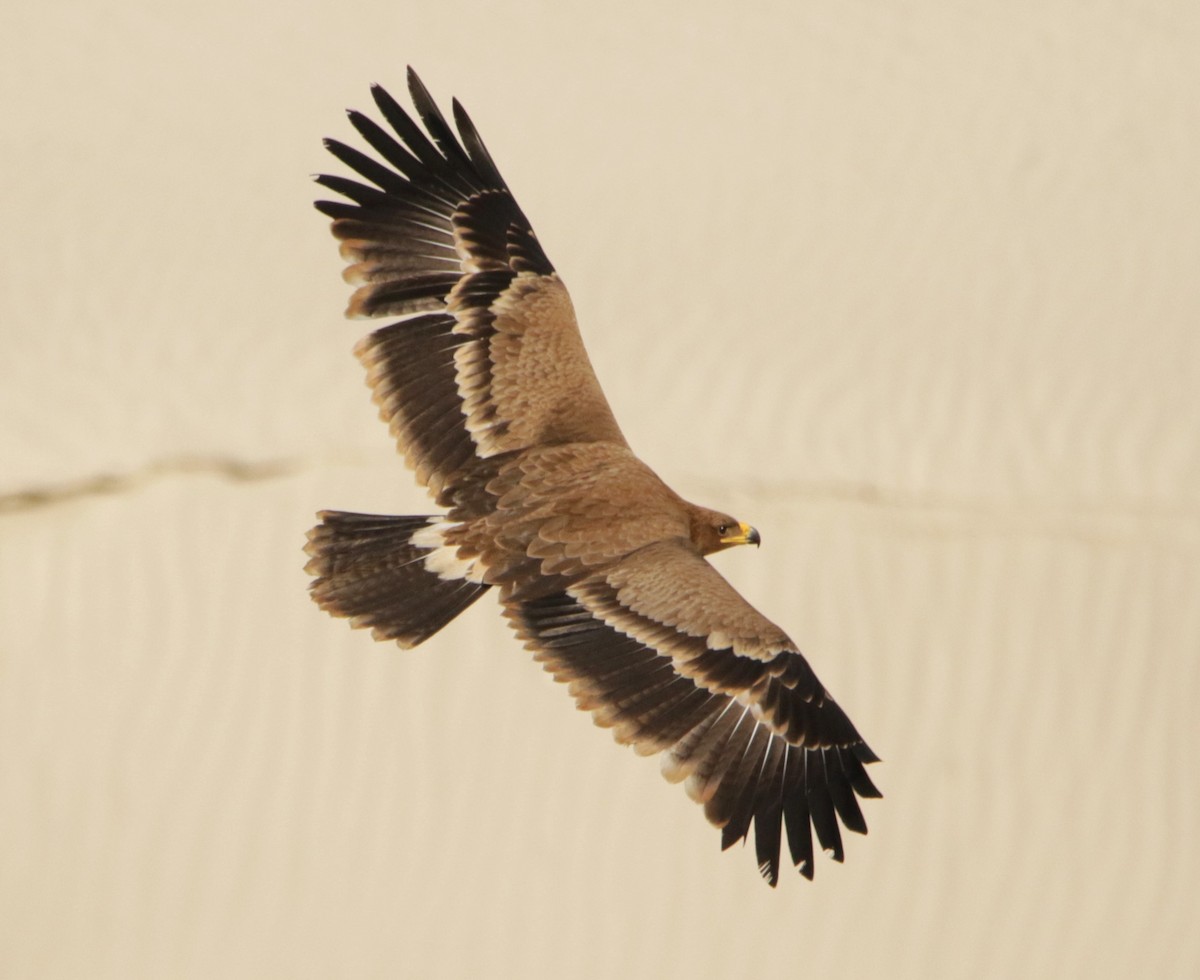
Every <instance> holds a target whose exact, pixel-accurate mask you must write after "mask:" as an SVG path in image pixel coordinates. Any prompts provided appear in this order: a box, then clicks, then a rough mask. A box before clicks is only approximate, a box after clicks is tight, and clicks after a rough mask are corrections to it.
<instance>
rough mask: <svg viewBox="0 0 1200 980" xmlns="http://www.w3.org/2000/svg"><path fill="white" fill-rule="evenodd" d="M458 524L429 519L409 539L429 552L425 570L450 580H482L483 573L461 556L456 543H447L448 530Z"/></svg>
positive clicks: (426, 557)
mask: <svg viewBox="0 0 1200 980" xmlns="http://www.w3.org/2000/svg"><path fill="white" fill-rule="evenodd" d="M458 526H459V525H457V524H447V523H446V522H445V521H443V520H441V519H440V518H434V519H433V520H431V521H429V522H428V523H427V524H426V525H425V527H423V528H421V529H420V530H419V531H415V532H413V535H412V537H411V538H409V541H410V542H411V543H412V544H413V545H414V546H415V547H417V548H422V549H424V550H425V551H428V552H429V553H428V554H427V555H426V556H425V559H424V561H425V570H426V571H427V572H430V573H432V574H434V575H436V576H437V577H438V578H440V579H443V580H445V581H448V582H461V581H462V580H463V579H466V580H467V581H468V582H477V583H479V582H482V581H483V575H482V573H481V572H480V571H478V570H477V569H476V567H475V562H474V561H473V560H471V559H465V558H460V557H459V556H458V547H457V546H456V545H451V544H446V537H445V535H446V532H447V531H448V530H450V529H451V528H456V527H458Z"/></svg>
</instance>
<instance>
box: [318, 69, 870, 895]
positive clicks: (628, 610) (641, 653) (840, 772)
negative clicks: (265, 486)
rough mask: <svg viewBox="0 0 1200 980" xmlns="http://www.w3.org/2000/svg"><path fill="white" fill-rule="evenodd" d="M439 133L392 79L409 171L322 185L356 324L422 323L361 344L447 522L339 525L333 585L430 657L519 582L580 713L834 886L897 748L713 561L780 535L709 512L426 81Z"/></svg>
mask: <svg viewBox="0 0 1200 980" xmlns="http://www.w3.org/2000/svg"><path fill="white" fill-rule="evenodd" d="M409 85H410V89H411V92H412V96H413V101H414V103H415V105H416V107H417V111H418V113H419V115H420V117H421V120H422V122H423V123H424V125H425V128H426V130H427V131H428V134H429V137H432V142H431V141H430V139H429V138H428V137H427V136H426V135H425V133H423V132H422V131H421V129H420V128H419V127H418V126H417V125H416V123H415V122H413V121H412V119H411V118H410V117H409V116H408V115H407V114H406V113H405V112H404V110H403V109H401V108H400V106H399V105H398V104H397V103H396V102H395V101H394V100H393V99H392V98H391V97H390V96H389V95H387V93H386V92H384V91H383V90H382V89H379V88H376V89H375V90H374V93H375V98H376V101H377V103H378V105H379V108H380V110H381V111H382V112H383V115H384V117H385V118H386V119H387V121H388V122H389V123H390V124H391V126H392V128H393V129H394V130H395V132H396V133H397V135H398V136H399V137H400V139H401V140H402V141H403V145H401V143H400V142H397V140H396V139H395V138H394V137H392V136H391V135H389V134H388V133H386V132H385V131H384V130H383V129H382V128H380V127H379V126H378V125H376V124H375V123H373V122H371V121H370V120H369V119H367V118H366V117H365V116H362V115H360V114H358V113H351V116H350V118H351V121H352V122H353V124H354V126H355V127H356V128H357V129H358V130H359V132H360V133H361V134H362V135H363V136H364V138H365V139H366V140H367V142H368V143H370V144H371V146H372V147H373V148H374V149H375V150H376V152H378V153H379V155H380V156H381V157H383V159H384V160H386V161H387V162H388V163H389V164H390V165H391V168H394V169H391V168H389V167H386V166H384V165H382V164H380V163H378V162H377V161H375V160H373V159H372V158H370V157H367V156H365V155H363V154H361V153H359V152H358V151H356V150H353V149H351V148H350V147H347V146H345V145H343V144H341V143H337V142H334V141H327V142H326V145H327V147H328V148H329V149H330V151H331V152H332V153H333V154H334V155H335V156H337V157H338V158H339V159H340V160H342V161H343V162H345V163H347V164H348V165H350V166H351V167H353V168H354V169H355V170H357V171H358V173H359V174H361V175H362V176H363V177H365V178H366V179H367V180H369V181H371V182H372V183H373V184H374V185H375V186H374V187H370V186H367V185H364V184H360V183H357V182H354V181H349V180H346V179H344V178H337V177H320V178H318V180H319V181H320V182H321V183H323V184H324V185H325V186H327V187H329V188H331V189H333V190H335V191H337V192H338V193H340V194H342V195H344V196H346V197H347V198H349V199H350V200H351V201H352V202H353V203H350V204H345V203H333V202H324V201H323V202H319V203H318V205H317V206H318V208H319V209H320V210H322V211H323V212H324V213H326V214H328V215H329V216H331V217H332V218H333V219H334V224H333V231H334V234H335V235H336V236H337V237H338V238H339V239H341V240H342V242H343V244H342V254H343V256H344V257H345V258H346V259H347V260H348V262H349V263H350V265H349V268H348V269H347V271H346V276H347V279H349V280H350V281H352V282H355V283H358V284H359V288H358V289H357V290H356V292H355V293H354V296H353V298H352V299H351V303H350V309H349V314H350V315H353V316H372V317H373V316H395V317H400V318H401V319H399V320H397V321H396V322H394V323H391V324H389V325H388V326H385V327H383V328H381V329H380V330H377V331H376V332H375V333H373V334H371V335H369V336H368V337H366V338H364V340H363V341H362V342H361V343H360V344H359V346H358V348H357V351H356V353H357V354H358V356H359V358H360V359H361V360H362V362H363V363H364V365H365V366H366V368H367V378H368V383H369V384H370V386H371V388H372V390H373V392H374V395H375V400H376V402H377V404H378V405H379V408H380V413H381V415H382V416H383V418H384V420H385V421H387V422H388V424H389V426H390V428H391V430H392V433H393V434H394V436H395V437H396V439H397V442H398V445H399V447H400V449H401V451H402V452H403V453H404V456H405V459H406V460H407V462H408V463H409V465H410V466H411V467H412V468H413V469H414V470H415V472H416V474H417V477H418V479H419V480H420V481H421V482H422V483H423V484H424V485H425V486H426V487H427V488H428V489H429V491H430V492H431V494H432V495H433V497H434V499H435V500H436V501H437V503H438V504H439V505H440V506H441V507H442V508H443V513H441V514H439V515H435V516H421V517H384V516H372V515H363V514H348V513H341V512H336V511H325V512H322V514H321V517H322V523H321V524H320V525H319V526H318V527H316V528H314V529H313V531H312V532H310V535H309V537H310V542H309V547H308V551H309V553H310V555H312V560H311V561H310V563H309V570H310V572H311V573H312V574H313V575H315V576H316V580H315V581H314V583H313V586H312V590H313V596H314V598H315V599H316V601H317V602H318V603H319V604H320V605H321V606H322V607H323V608H325V609H327V610H329V611H330V612H332V613H333V614H335V615H339V616H346V617H349V618H350V619H351V622H352V624H353V625H354V626H369V627H371V628H372V629H373V631H374V634H375V636H376V637H377V638H380V639H393V640H396V641H397V642H399V643H400V644H401V645H402V646H412V645H415V644H417V643H420V642H421V641H422V640H424V639H427V638H428V637H429V636H431V635H432V634H433V633H435V632H437V630H438V629H440V628H441V627H442V626H444V625H445V624H446V623H447V622H449V621H450V620H451V619H452V618H454V616H456V615H457V614H458V613H459V612H461V611H462V610H463V609H465V608H466V607H467V606H468V605H470V604H471V603H472V602H473V601H474V600H475V599H476V598H478V596H479V595H480V594H482V593H483V592H484V591H486V590H488V589H491V588H493V587H494V588H495V589H496V590H497V592H498V593H499V598H500V602H501V604H502V605H503V608H504V612H505V615H506V617H507V618H508V619H509V620H510V622H511V623H512V624H513V626H514V628H515V629H516V631H517V633H518V635H519V636H521V638H522V639H524V640H525V642H526V645H527V646H528V647H529V648H530V649H532V650H533V651H534V652H535V655H536V657H537V659H539V660H541V661H542V662H543V663H544V664H545V665H546V668H547V669H548V670H549V671H551V672H552V673H553V674H554V676H555V677H556V678H557V679H559V680H564V681H568V682H570V685H571V688H570V689H571V692H572V693H573V694H574V695H575V697H576V700H577V703H578V704H579V705H580V707H582V708H585V709H587V710H590V711H592V712H593V713H594V717H595V719H596V721H597V722H598V723H599V724H602V725H605V726H610V727H612V728H613V729H614V731H615V734H616V736H617V738H618V739H619V740H620V741H622V742H627V743H631V744H633V745H634V747H635V748H636V749H637V750H638V751H639V752H642V753H652V752H658V751H663V752H665V753H666V754H665V756H664V760H663V771H664V774H665V775H666V776H667V777H668V778H669V779H672V780H679V779H687V787H688V790H689V792H690V793H691V795H692V796H693V797H694V798H695V799H697V800H699V801H701V802H703V803H704V805H705V811H706V813H707V815H708V817H709V819H710V820H712V821H713V822H714V823H715V824H717V825H718V826H720V827H722V828H723V838H722V840H723V843H724V845H725V846H728V845H729V844H731V843H733V842H734V841H735V840H739V839H743V838H745V837H746V836H747V835H748V833H749V831H750V825H751V823H753V824H754V826H755V844H756V851H757V854H758V860H759V867H760V870H761V871H762V873H763V874H764V876H766V877H767V878H768V880H769V881H771V883H772V884H774V882H775V880H776V878H777V876H778V866H779V846H780V840H781V827H782V825H783V824H786V828H787V836H788V844H789V850H790V852H791V856H792V859H793V861H794V862H795V863H796V864H797V865H799V866H800V869H801V871H802V873H804V874H805V875H807V876H809V877H811V876H812V870H813V865H812V841H811V835H810V829H809V828H810V822H811V825H812V827H814V828H815V829H816V832H817V837H818V840H819V841H820V843H821V845H822V846H823V847H825V848H826V849H828V850H830V851H831V852H832V853H833V855H834V857H835V858H836V859H838V860H841V857H842V844H841V836H840V832H839V829H838V818H839V817H840V819H841V822H842V823H844V824H845V825H846V827H847V828H849V829H851V830H856V831H860V832H864V833H865V831H866V824H865V822H864V821H863V818H862V814H861V811H860V810H859V807H858V803H857V801H856V799H855V794H857V795H859V796H877V795H878V791H877V790H876V789H875V787H874V786H873V785H872V784H871V781H870V779H869V778H868V777H867V775H866V772H865V770H864V769H863V763H868V762H873V761H875V756H874V754H873V753H872V752H871V750H870V749H869V748H868V747H867V746H866V744H865V743H864V742H863V740H862V738H861V737H860V736H859V735H858V733H857V732H856V731H855V729H854V726H853V725H852V724H851V723H850V721H849V719H848V718H847V717H846V716H845V714H844V713H843V712H842V711H841V709H840V708H839V707H838V706H837V705H836V704H835V703H834V702H833V700H832V699H831V698H830V697H829V695H828V693H827V692H826V691H825V690H824V688H823V687H822V686H821V684H820V682H819V681H818V680H817V678H816V676H815V675H814V674H813V672H812V670H811V668H810V667H809V666H808V664H807V662H806V661H805V660H804V658H803V657H802V656H801V655H800V653H799V651H798V649H797V648H796V646H795V644H793V643H792V641H791V640H790V639H788V637H787V636H786V634H784V632H783V631H782V630H780V629H779V627H777V626H775V625H774V624H773V623H771V622H770V621H769V620H767V619H766V618H765V617H764V616H762V615H761V614H760V613H759V612H758V611H757V610H755V609H754V608H753V607H752V606H751V605H750V604H749V603H748V602H746V600H745V599H743V598H742V597H741V596H740V595H739V594H738V593H737V592H736V591H735V590H734V589H733V588H732V586H730V585H729V584H728V583H727V582H726V581H725V579H724V578H722V577H721V576H720V575H719V574H718V573H717V572H716V570H715V569H713V568H712V566H710V565H709V564H708V562H706V561H705V560H704V556H705V555H708V554H711V553H712V552H714V551H718V550H720V549H722V548H725V547H729V546H732V545H735V544H747V543H754V544H757V543H758V534H757V532H756V531H754V529H753V528H750V527H748V526H747V525H745V524H742V523H740V522H738V521H736V520H734V519H733V518H732V517H730V516H728V515H726V514H722V513H720V512H718V511H713V510H709V509H708V508H704V507H699V506H697V505H694V504H691V503H689V502H687V501H685V500H683V499H682V498H681V497H679V495H678V494H676V493H675V492H674V491H673V490H671V489H670V488H669V487H668V486H667V485H666V484H665V483H663V481H662V480H661V479H659V477H658V476H657V475H656V474H655V473H654V472H653V471H652V470H651V469H650V468H649V467H648V466H646V465H645V464H644V463H643V462H642V461H641V460H639V459H638V458H637V457H636V456H635V455H634V454H633V452H632V451H631V450H630V448H629V446H628V444H627V443H626V442H625V439H624V437H623V436H622V434H621V430H620V428H619V427H618V425H617V423H616V420H615V419H614V417H613V414H612V411H611V409H610V408H609V406H608V402H607V400H606V399H605V397H604V393H603V391H602V390H601V388H600V385H599V382H598V381H597V380H596V376H595V374H594V373H593V371H592V368H591V364H590V363H589V361H588V357H587V353H586V351H585V350H584V347H583V341H582V338H581V337H580V334H579V330H578V327H577V325H576V322H575V315H574V311H573V308H572V306H571V301H570V297H569V296H568V294H567V291H566V288H565V287H564V286H563V285H562V282H561V281H560V279H559V278H558V275H557V273H556V272H555V271H554V268H553V266H552V265H551V264H550V262H549V260H548V259H547V258H546V256H545V253H544V252H543V251H542V248H541V245H540V244H539V243H538V241H537V238H536V236H535V235H534V233H533V230H532V228H531V227H530V225H529V222H528V221H527V220H526V218H525V216H524V214H522V213H521V210H520V208H519V207H518V206H517V204H516V202H515V201H514V199H513V197H512V195H511V193H510V192H509V190H508V188H507V186H506V185H505V183H504V180H503V179H502V178H501V176H500V174H499V172H498V171H497V170H496V167H495V164H494V163H493V162H492V160H491V157H490V156H489V155H488V153H487V150H486V149H485V148H484V146H483V143H482V142H481V141H480V139H479V136H478V133H477V132H476V131H475V128H474V126H473V125H472V124H471V122H470V120H469V119H468V118H467V116H466V114H465V113H464V112H463V111H462V109H461V107H460V106H459V105H458V103H457V102H456V103H455V104H454V110H455V119H456V122H457V126H458V131H459V134H460V137H461V140H462V142H461V144H460V142H459V139H457V138H456V137H455V136H454V134H453V132H452V131H451V129H450V127H449V126H448V125H447V123H446V121H445V120H444V118H443V117H442V115H441V113H440V112H439V111H438V109H437V107H436V105H435V104H434V103H433V101H432V99H430V97H429V95H428V93H427V92H426V91H425V89H424V87H423V86H422V85H421V83H420V81H419V80H418V79H417V78H416V76H415V74H413V73H411V72H410V74H409Z"/></svg>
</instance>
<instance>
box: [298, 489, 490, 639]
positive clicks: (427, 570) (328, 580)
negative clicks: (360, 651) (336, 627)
mask: <svg viewBox="0 0 1200 980" xmlns="http://www.w3.org/2000/svg"><path fill="white" fill-rule="evenodd" d="M317 516H318V517H320V518H321V523H320V524H318V525H317V526H316V527H314V528H313V529H312V530H311V531H309V532H308V545H307V546H306V547H305V549H304V550H305V552H307V553H308V554H309V555H310V556H311V558H310V561H309V562H308V564H307V565H306V566H305V571H307V572H308V573H309V574H310V575H313V576H315V578H314V580H313V583H312V585H311V586H310V589H311V591H312V597H313V600H314V601H315V602H316V603H317V605H319V606H320V607H321V608H322V609H324V610H325V611H326V612H328V613H331V614H332V615H334V616H345V617H347V618H349V620H350V625H351V626H354V627H366V626H369V627H371V628H372V632H373V634H374V636H375V638H376V639H377V640H395V641H396V642H397V643H399V644H400V645H401V646H402V647H412V646H416V645H417V644H418V643H420V642H421V641H422V640H427V639H428V638H429V637H431V636H433V634H434V633H436V632H437V631H438V630H440V629H441V628H442V627H443V626H445V625H446V624H447V623H448V622H450V620H452V619H453V618H454V617H455V616H457V615H458V614H459V613H460V612H462V611H463V610H464V609H466V608H467V606H469V605H470V604H471V603H472V602H474V601H475V600H476V599H477V598H478V597H479V595H480V593H482V592H484V591H485V590H486V589H487V588H488V586H487V585H484V584H483V583H482V582H479V581H478V580H477V578H476V576H475V574H474V567H473V565H472V563H471V562H469V561H464V560H462V559H461V558H459V557H458V549H457V548H456V547H455V546H454V545H452V544H447V543H446V541H445V532H446V531H447V530H449V529H451V528H453V527H455V525H454V524H452V523H448V522H447V521H445V520H444V519H443V518H441V517H386V516H380V515H376V514H348V513H345V512H343V511H337V510H323V511H321V512H320V513H319V514H318V515H317Z"/></svg>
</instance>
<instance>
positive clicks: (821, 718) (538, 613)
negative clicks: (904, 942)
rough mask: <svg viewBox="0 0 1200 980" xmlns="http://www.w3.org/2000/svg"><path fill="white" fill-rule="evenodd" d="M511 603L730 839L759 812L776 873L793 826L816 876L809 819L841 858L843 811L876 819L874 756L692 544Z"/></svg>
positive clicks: (795, 854)
mask: <svg viewBox="0 0 1200 980" xmlns="http://www.w3.org/2000/svg"><path fill="white" fill-rule="evenodd" d="M507 612H508V616H509V618H510V619H511V620H512V621H513V623H514V624H515V626H516V628H517V631H518V633H519V634H520V635H521V636H522V638H523V639H524V640H525V641H526V645H527V646H528V647H530V648H531V649H532V650H534V651H535V652H536V656H537V659H538V660H540V661H542V662H543V663H544V664H545V665H546V669H547V670H549V671H550V672H551V673H553V675H554V676H555V678H556V679H557V680H560V681H565V682H568V683H569V684H570V691H571V693H572V694H573V695H574V696H575V699H576V703H577V704H578V705H579V707H581V708H584V709H587V710H589V711H591V712H592V713H593V715H594V717H595V720H596V722H597V724H600V725H603V726H604V727H611V728H613V729H614V733H615V735H616V738H617V740H618V741H620V742H623V743H629V744H632V745H633V746H634V747H635V748H636V750H637V751H638V752H639V753H642V754H647V755H648V754H652V753H655V752H665V753H666V754H665V756H664V757H663V774H664V775H665V776H666V777H667V778H668V779H670V780H671V781H672V782H675V781H679V780H685V779H686V781H687V782H686V788H687V790H688V793H689V795H690V796H691V797H692V798H693V799H695V800H697V801H698V802H700V803H702V804H703V805H704V812H705V815H706V816H707V817H708V819H709V820H710V821H711V822H712V823H713V824H715V825H716V826H718V827H720V828H722V835H721V843H722V846H723V847H729V846H730V845H732V844H733V843H734V842H735V841H738V840H744V839H745V838H746V837H747V835H748V834H749V833H750V829H751V824H753V827H754V836H755V850H756V853H757V858H758V865H759V870H760V872H761V873H762V875H763V877H764V878H766V879H767V880H768V881H769V882H770V883H771V884H772V885H774V884H775V882H776V881H777V880H778V876H779V853H780V842H781V839H782V832H783V828H784V827H786V831H787V840H788V849H789V852H790V854H791V858H792V862H793V863H794V864H796V865H797V866H798V867H799V869H800V872H801V873H802V874H803V875H805V877H808V878H811V877H812V875H813V846H812V833H811V830H815V831H816V835H817V840H818V842H819V843H820V845H821V847H822V848H823V849H825V850H827V851H829V852H830V853H831V854H832V856H833V858H834V860H837V861H841V860H842V856H843V850H842V838H841V831H840V830H839V826H838V823H839V819H840V821H841V823H842V824H843V825H844V826H845V827H846V828H847V829H848V830H853V831H856V832H858V833H866V831H867V825H866V821H865V820H864V819H863V815H862V811H861V810H860V808H859V805H858V800H857V797H858V796H861V797H876V796H879V795H880V794H879V791H878V790H877V789H876V788H875V786H874V784H873V783H872V782H871V779H870V777H869V776H868V775H867V773H866V770H865V769H864V764H865V763H871V762H875V761H877V757H876V756H875V754H874V753H873V752H872V751H871V749H870V748H869V747H868V746H867V744H866V742H864V741H863V739H862V737H861V736H860V735H859V734H858V732H857V731H856V730H855V728H854V725H853V724H851V722H850V719H849V718H847V717H846V714H845V712H843V711H842V709H841V708H840V707H838V705H837V704H836V703H835V702H834V701H833V699H832V698H831V697H830V696H829V692H828V691H826V690H825V688H824V687H823V686H822V685H821V683H820V681H818V680H817V677H816V675H815V674H814V673H813V671H812V668H811V667H809V665H808V662H807V661H806V660H805V659H804V657H803V656H801V654H800V652H799V651H798V650H797V649H796V648H795V646H794V644H792V642H791V641H790V640H789V639H788V638H787V636H786V635H785V634H784V633H783V632H782V631H781V630H780V629H779V628H778V627H777V626H775V625H774V624H773V623H771V622H770V621H769V620H768V619H767V618H766V617H764V616H763V615H762V614H761V613H759V612H758V611H757V610H755V609H754V607H753V606H751V605H750V604H749V603H748V602H747V601H746V600H745V599H744V598H742V596H740V595H739V594H738V593H737V592H736V591H735V590H734V589H733V587H732V586H731V585H729V583H728V582H726V581H725V579H724V578H722V577H721V575H720V574H719V573H718V572H717V571H716V570H715V569H714V568H713V567H712V566H711V565H709V564H708V562H706V561H705V560H704V559H703V558H701V557H699V556H698V555H696V554H695V553H694V552H691V551H689V550H688V549H687V548H686V547H684V546H683V545H682V544H678V543H673V542H662V543H659V544H653V545H649V546H647V547H645V548H642V549H640V550H639V551H636V552H634V553H633V554H631V555H629V556H628V557H627V558H625V559H623V560H622V561H620V562H618V563H616V564H615V565H613V566H611V567H610V568H608V569H606V570H605V571H604V572H603V573H601V574H598V575H596V576H593V577H591V578H588V579H585V580H582V581H580V582H579V583H576V584H573V585H571V586H570V587H569V588H567V589H566V590H565V591H564V592H560V593H558V594H555V595H551V596H547V597H544V598H539V599H533V600H527V601H523V602H521V601H518V602H513V603H511V604H510V605H509V607H508V610H507ZM810 828H811V830H810Z"/></svg>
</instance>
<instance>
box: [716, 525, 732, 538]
mask: <svg viewBox="0 0 1200 980" xmlns="http://www.w3.org/2000/svg"><path fill="white" fill-rule="evenodd" d="M728 530H729V525H728V524H718V525H717V534H719V535H721V536H722V537H724V536H725V532H726V531H728Z"/></svg>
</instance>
